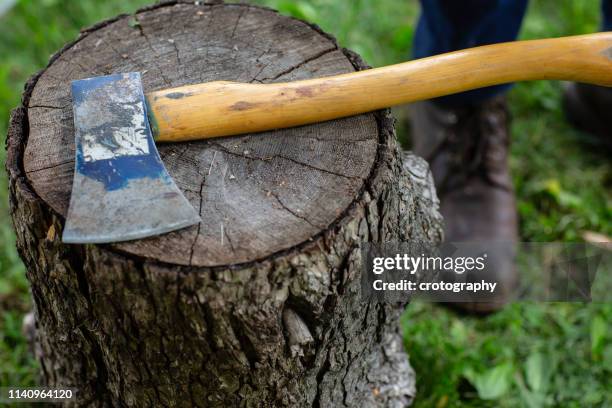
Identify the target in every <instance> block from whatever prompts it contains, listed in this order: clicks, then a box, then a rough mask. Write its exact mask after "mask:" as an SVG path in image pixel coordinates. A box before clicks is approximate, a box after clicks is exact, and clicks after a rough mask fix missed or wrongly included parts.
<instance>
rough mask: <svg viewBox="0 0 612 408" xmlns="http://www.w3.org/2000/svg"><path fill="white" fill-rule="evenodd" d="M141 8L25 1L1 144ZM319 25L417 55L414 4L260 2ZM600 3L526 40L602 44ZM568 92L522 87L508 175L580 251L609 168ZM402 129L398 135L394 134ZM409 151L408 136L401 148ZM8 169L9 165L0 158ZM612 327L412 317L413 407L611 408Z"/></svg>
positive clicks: (5, 270) (3, 287)
mask: <svg viewBox="0 0 612 408" xmlns="http://www.w3.org/2000/svg"><path fill="white" fill-rule="evenodd" d="M145 3H146V1H142V0H138V1H134V0H121V1H120V0H107V1H104V2H101V1H85V0H84V1H81V2H76V1H69V0H64V1H59V0H38V1H26V0H21V1H19V2H18V4H17V6H16V7H15V8H14V9H13V10H12V11H11V12H10V13H9V14H8V15H5V16H4V17H1V18H0V55H1V56H2V58H1V59H0V131H1V132H2V134H5V129H6V127H7V120H8V112H9V110H10V109H11V108H12V107H14V106H16V105H17V103H18V101H19V96H20V92H21V88H22V84H23V83H24V82H25V80H26V79H27V77H28V76H29V75H31V74H32V73H34V72H35V71H36V70H38V69H40V68H42V67H43V66H44V65H45V64H46V62H47V60H48V57H49V55H50V54H52V53H53V52H54V51H56V50H57V49H59V48H60V47H61V46H62V45H63V44H64V43H65V42H67V41H69V40H71V39H73V38H75V37H76V35H77V34H78V30H79V29H80V28H82V27H84V26H87V25H90V24H92V23H94V22H96V21H98V20H100V19H102V18H107V17H111V16H113V15H115V14H117V13H119V12H132V11H134V10H135V9H136V8H137V7H139V6H140V5H143V4H145ZM259 3H263V4H266V5H269V6H271V7H274V8H277V9H279V10H281V11H282V12H284V13H286V14H291V15H294V16H297V17H301V18H305V19H308V20H310V21H313V22H316V23H318V24H319V25H321V26H322V28H323V29H324V30H326V31H328V32H330V33H333V34H334V35H335V36H337V38H338V39H339V41H340V43H341V44H342V45H344V46H347V47H349V48H352V49H353V50H355V51H357V52H359V53H360V54H361V55H362V56H363V57H364V58H365V59H366V61H368V62H369V63H370V64H371V65H374V66H380V65H384V64H389V63H394V62H400V61H404V60H405V59H406V58H407V57H408V55H410V44H411V41H412V34H413V23H414V20H415V18H416V16H417V15H418V7H417V5H416V2H414V1H413V2H407V1H406V0H377V1H376V3H375V5H374V2H372V1H371V0H311V1H306V0H302V1H290V0H261V1H259ZM598 18H599V17H598V2H596V1H594V0H579V1H578V0H577V1H564V2H557V1H553V0H550V1H544V0H541V1H533V2H532V4H531V7H530V10H529V13H528V17H527V19H526V21H525V24H524V27H523V30H522V34H521V37H522V38H538V37H547V36H559V35H569V34H578V33H587V32H591V31H595V30H596V29H597V26H598ZM560 96H561V85H560V84H558V83H552V82H537V83H529V84H519V85H517V86H516V87H515V88H514V90H513V91H512V92H511V93H510V103H511V109H512V112H513V115H514V122H513V128H512V131H513V148H512V158H511V167H512V170H513V175H514V182H515V187H516V190H517V194H518V200H519V215H520V219H521V236H522V239H523V240H525V241H566V242H569V241H576V240H580V239H581V234H582V233H583V232H584V231H595V232H599V233H602V234H606V235H608V236H610V235H612V188H611V184H612V177H611V175H612V172H611V166H610V161H609V155H607V154H606V153H605V152H601V149H599V148H598V146H597V145H595V144H593V143H591V142H589V140H588V138H586V137H585V135H582V134H579V133H578V132H576V131H574V130H573V129H572V128H571V127H569V126H568V125H567V124H566V123H565V121H564V118H563V115H562V113H561V109H560ZM400 129H402V127H400ZM400 137H403V135H400ZM0 161H2V162H3V161H4V151H1V152H0ZM6 195H7V185H6V178H5V176H4V174H3V175H2V176H0V386H7V385H20V386H25V385H32V384H35V382H36V363H35V362H34V361H33V359H32V358H31V357H30V355H29V354H28V352H27V347H26V343H25V340H24V339H23V337H22V335H21V332H20V325H21V319H22V317H23V315H24V313H25V312H26V311H27V310H28V309H29V308H30V300H29V295H28V292H27V281H26V279H25V275H24V268H23V266H22V264H21V263H20V261H19V260H18V257H17V255H16V251H15V249H14V238H13V235H12V230H11V227H10V224H9V217H8V209H7V196H6ZM611 320H612V306H611V305H609V304H598V305H581V304H542V303H522V304H516V305H512V306H510V307H508V308H506V309H505V310H503V311H502V312H500V313H498V314H496V315H493V316H490V317H487V318H482V319H476V318H473V317H466V316H458V315H456V314H455V313H453V312H451V311H449V310H447V309H445V308H442V307H439V306H436V305H430V304H423V303H414V304H412V305H411V306H410V307H409V308H408V310H407V312H406V314H405V315H404V319H403V328H404V332H405V339H406V347H407V349H408V350H409V351H410V354H411V361H412V364H413V365H414V367H415V369H416V370H417V373H418V379H417V381H418V384H417V385H418V389H419V393H418V396H417V400H416V403H415V405H416V406H417V407H439V408H442V407H457V406H459V407H461V406H464V407H481V406H526V407H540V406H561V407H584V406H602V407H610V406H612V400H611V399H610V397H609V396H608V394H609V392H608V394H606V391H609V388H611V387H612V381H611V380H610V376H611V375H612V334H610V333H609V332H608V330H607V328H608V326H609V325H610V321H611Z"/></svg>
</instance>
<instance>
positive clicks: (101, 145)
mask: <svg viewBox="0 0 612 408" xmlns="http://www.w3.org/2000/svg"><path fill="white" fill-rule="evenodd" d="M72 98H73V111H74V127H75V144H76V160H75V173H74V181H73V185H72V196H71V198H70V207H69V209H68V216H67V217H66V225H65V227H64V232H63V236H62V240H63V241H64V242H66V243H110V242H119V241H128V240H132V239H139V238H144V237H149V236H152V235H158V234H163V233H166V232H169V231H173V230H177V229H180V228H184V227H187V226H190V225H193V224H197V223H199V222H200V221H201V220H200V217H199V214H198V213H197V212H196V211H195V209H194V208H193V207H192V206H191V204H189V202H188V201H187V199H185V197H184V196H183V194H182V193H181V191H180V190H179V189H178V188H177V186H176V184H174V181H173V180H172V178H171V177H170V175H169V174H168V172H167V171H166V169H165V167H164V165H163V163H162V161H161V158H160V157H159V153H158V152H157V149H156V147H155V142H154V140H153V137H152V135H151V128H150V126H149V121H148V119H147V105H146V103H145V99H144V94H143V90H142V85H141V80H140V74H139V73H137V72H131V73H126V74H115V75H108V76H102V77H96V78H89V79H83V80H78V81H73V82H72Z"/></svg>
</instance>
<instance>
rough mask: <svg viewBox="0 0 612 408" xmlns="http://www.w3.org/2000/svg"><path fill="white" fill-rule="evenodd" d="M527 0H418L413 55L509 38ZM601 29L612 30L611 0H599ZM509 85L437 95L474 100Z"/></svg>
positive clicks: (448, 100)
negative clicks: (418, 9) (418, 16)
mask: <svg viewBox="0 0 612 408" xmlns="http://www.w3.org/2000/svg"><path fill="white" fill-rule="evenodd" d="M527 1H528V0H421V10H422V12H421V17H420V18H419V22H418V25H417V29H416V33H415V36H414V47H413V50H414V57H415V58H423V57H429V56H431V55H436V54H441V53H444V52H449V51H455V50H459V49H463V48H470V47H475V46H478V45H486V44H493V43H498V42H505V41H513V40H515V39H516V37H517V35H518V32H519V30H520V28H521V23H522V21H523V17H524V15H525V10H526V9H527ZM602 10H603V19H602V21H603V30H604V31H612V0H602ZM509 87H510V85H499V86H493V87H489V88H483V89H477V90H474V91H469V92H463V93H460V94H455V95H449V96H445V97H443V98H439V99H438V102H440V103H442V104H445V105H461V104H475V103H479V102H482V101H484V100H486V99H488V98H491V97H493V96H495V95H498V94H500V93H502V92H504V91H505V90H507V89H508V88H509Z"/></svg>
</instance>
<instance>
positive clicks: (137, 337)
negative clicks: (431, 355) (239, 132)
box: [7, 2, 441, 407]
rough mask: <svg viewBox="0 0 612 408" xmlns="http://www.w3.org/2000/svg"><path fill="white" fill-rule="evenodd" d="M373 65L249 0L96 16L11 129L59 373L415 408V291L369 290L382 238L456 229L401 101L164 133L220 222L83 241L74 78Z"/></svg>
mask: <svg viewBox="0 0 612 408" xmlns="http://www.w3.org/2000/svg"><path fill="white" fill-rule="evenodd" d="M364 68H366V67H365V65H364V63H363V62H362V61H361V60H360V58H359V57H358V56H357V55H355V54H354V53H352V52H350V51H348V50H345V49H341V48H339V47H338V45H337V43H336V42H335V40H334V39H333V38H332V37H330V36H329V35H327V34H325V33H323V32H321V30H320V29H318V28H317V27H316V26H312V25H309V24H306V23H304V22H301V21H298V20H295V19H291V18H288V17H283V16H281V15H279V14H277V13H276V12H274V11H272V10H269V9H264V8H259V7H253V6H248V5H225V4H214V5H213V4H200V3H199V2H196V4H193V3H183V2H169V3H164V4H159V5H156V6H153V7H149V8H147V9H143V10H140V11H138V12H137V13H136V14H134V15H132V16H120V17H118V18H115V19H113V20H109V21H105V22H103V23H101V24H98V25H96V26H94V27H92V28H89V29H87V30H85V31H84V32H82V34H81V35H80V36H79V38H78V39H77V40H76V41H75V42H73V43H71V44H69V45H67V46H66V47H65V48H64V49H62V50H61V51H60V52H58V53H57V54H56V55H55V56H53V57H52V58H51V61H50V63H49V66H48V67H47V68H45V69H44V70H43V71H42V72H40V73H39V74H37V75H35V76H34V77H33V78H32V79H31V80H30V81H29V82H28V84H27V85H26V89H25V92H24V95H23V101H22V106H20V107H18V108H16V109H15V110H14V111H13V113H12V119H11V124H10V129H9V135H8V139H7V149H8V160H7V169H8V173H9V177H10V201H11V214H12V217H13V221H14V225H15V229H16V233H17V238H18V249H19V252H20V255H21V257H22V258H23V260H24V262H25V264H26V266H27V275H28V279H29V281H30V283H31V287H32V296H33V298H34V304H35V316H36V328H37V330H36V333H37V334H36V339H37V340H36V341H37V348H38V350H39V352H38V354H39V355H38V358H39V360H40V363H41V367H42V374H43V379H44V382H45V383H46V384H47V385H48V386H52V387H61V386H73V387H76V388H78V389H79V391H80V393H79V398H80V402H79V403H78V405H79V406H81V405H94V406H124V405H125V406H160V405H168V406H178V405H185V406H189V405H194V406H207V407H213V406H245V407H260V406H275V407H276V406H313V407H319V406H320V407H339V406H360V407H368V406H404V405H406V404H409V403H410V401H411V399H412V397H413V395H414V392H415V388H414V374H413V372H412V369H411V368H410V366H409V364H408V359H407V356H406V354H405V353H404V351H403V347H402V338H401V336H400V334H399V327H398V317H399V314H400V313H401V307H399V306H398V305H381V304H375V303H368V302H365V301H364V300H362V299H361V297H360V285H359V280H360V275H361V273H362V272H361V265H360V260H361V255H360V250H359V248H360V246H361V244H363V243H364V242H384V241H396V240H409V239H412V240H419V241H431V242H436V241H439V240H440V237H441V228H440V217H439V214H438V212H437V199H436V197H435V192H434V191H433V187H432V184H431V180H430V177H429V175H428V174H429V173H428V169H427V165H426V164H425V163H424V162H423V161H422V160H420V159H418V158H415V157H414V156H411V155H409V154H406V155H404V156H403V157H402V155H401V154H400V152H399V149H398V146H397V144H396V141H395V134H394V128H393V122H392V119H391V117H390V115H389V112H388V111H380V112H376V113H372V114H365V115H360V116H356V117H352V118H347V119H342V120H335V121H330V122H327V123H321V124H317V125H312V126H304V127H300V128H296V129H289V130H283V131H275V132H266V133H263V134H258V135H244V136H240V137H235V138H225V139H219V140H213V141H208V142H193V143H182V144H172V145H165V146H160V152H161V155H162V157H163V159H164V162H165V163H166V166H167V168H168V170H169V172H170V173H171V175H172V176H173V178H174V179H175V180H176V181H177V184H178V185H179V187H180V188H181V189H182V190H183V191H184V192H185V194H186V196H187V197H188V198H189V199H190V201H191V202H192V204H193V205H194V206H196V208H200V212H201V214H202V218H203V223H202V224H200V225H199V226H195V227H193V228H189V229H186V230H183V231H179V232H176V233H171V234H166V235H164V236H160V237H155V238H151V239H146V240H141V241H136V242H130V243H123V244H118V245H64V244H62V243H61V240H60V236H61V230H62V225H63V221H64V218H63V217H64V215H65V214H66V210H67V205H68V199H69V194H70V189H71V180H72V174H73V164H74V162H73V152H74V141H73V127H72V110H71V100H70V94H69V82H70V81H71V80H73V79H78V78H83V77H89V76H95V75H102V74H108V73H111V72H126V71H141V72H142V73H143V82H144V86H145V89H146V90H154V89H159V88H164V87H170V86H179V85H183V84H187V83H194V82H203V81H210V80H219V79H224V80H234V81H244V82H249V81H251V82H252V81H257V82H271V81H287V80H295V79H301V78H308V77H313V76H323V75H331V74H336V73H341V72H348V71H352V70H355V69H364Z"/></svg>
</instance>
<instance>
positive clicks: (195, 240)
mask: <svg viewBox="0 0 612 408" xmlns="http://www.w3.org/2000/svg"><path fill="white" fill-rule="evenodd" d="M211 167H212V164H211ZM204 184H206V177H203V178H202V182H201V183H200V205H199V206H198V214H199V215H200V216H202V203H203V202H204V197H203V196H202V192H203V191H204ZM201 228H202V223H201V222H199V223H198V228H197V230H196V234H195V238H194V239H193V242H192V243H191V248H190V249H189V265H193V255H194V252H195V246H196V243H197V242H198V238H199V237H200V229H201Z"/></svg>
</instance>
